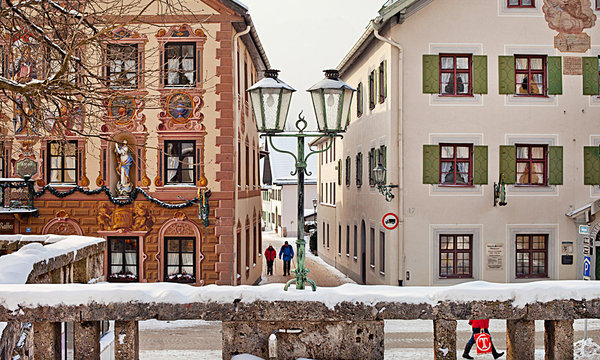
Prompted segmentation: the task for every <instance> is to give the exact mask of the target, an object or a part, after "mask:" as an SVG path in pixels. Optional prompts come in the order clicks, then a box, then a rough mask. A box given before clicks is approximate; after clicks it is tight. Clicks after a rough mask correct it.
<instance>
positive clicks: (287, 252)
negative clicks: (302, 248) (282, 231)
mask: <svg viewBox="0 0 600 360" xmlns="http://www.w3.org/2000/svg"><path fill="white" fill-rule="evenodd" d="M282 256H283V276H286V275H289V274H290V262H291V261H292V259H293V258H294V248H293V247H292V245H290V244H288V242H287V241H286V242H285V244H283V246H282V247H281V249H280V250H279V258H280V259H281V257H282Z"/></svg>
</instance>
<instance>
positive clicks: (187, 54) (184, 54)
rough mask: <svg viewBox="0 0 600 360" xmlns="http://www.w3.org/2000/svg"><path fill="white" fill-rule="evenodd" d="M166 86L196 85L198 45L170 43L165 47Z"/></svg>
mask: <svg viewBox="0 0 600 360" xmlns="http://www.w3.org/2000/svg"><path fill="white" fill-rule="evenodd" d="M164 71H165V86H193V85H195V84H196V45H195V44H190V43H168V44H166V45H165V70H164Z"/></svg>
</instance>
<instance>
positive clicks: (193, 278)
mask: <svg viewBox="0 0 600 360" xmlns="http://www.w3.org/2000/svg"><path fill="white" fill-rule="evenodd" d="M173 240H175V241H177V242H178V245H179V246H178V251H177V252H171V251H169V241H173ZM163 241H164V242H165V255H166V256H165V264H164V267H165V269H164V279H163V281H165V282H176V283H184V284H193V283H195V282H196V272H197V268H196V238H195V237H190V236H181V237H180V236H169V237H165V238H164V239H163ZM182 241H192V244H193V250H192V265H191V266H192V268H193V269H194V270H193V274H192V276H191V277H190V278H187V279H177V278H176V277H174V278H172V279H169V276H170V275H169V267H178V269H179V272H178V273H177V274H175V275H183V272H182V268H183V267H184V265H183V254H189V253H190V252H189V251H186V252H183V251H182V250H181V248H182V246H181V243H182ZM175 253H177V254H178V255H179V262H178V264H177V265H169V254H175ZM185 267H189V265H185Z"/></svg>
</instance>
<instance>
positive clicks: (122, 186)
mask: <svg viewBox="0 0 600 360" xmlns="http://www.w3.org/2000/svg"><path fill="white" fill-rule="evenodd" d="M115 154H116V155H117V157H116V158H117V168H116V170H117V174H118V175H119V177H120V178H119V181H118V182H117V190H116V191H117V195H118V196H129V194H131V191H132V190H133V184H132V183H131V180H130V178H129V174H130V171H131V166H132V165H133V156H132V155H131V153H130V152H129V148H128V147H127V140H123V143H122V144H119V143H115Z"/></svg>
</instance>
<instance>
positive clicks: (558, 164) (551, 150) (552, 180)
mask: <svg viewBox="0 0 600 360" xmlns="http://www.w3.org/2000/svg"><path fill="white" fill-rule="evenodd" d="M548 167H549V168H548V185H562V184H563V147H562V146H549V147H548Z"/></svg>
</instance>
